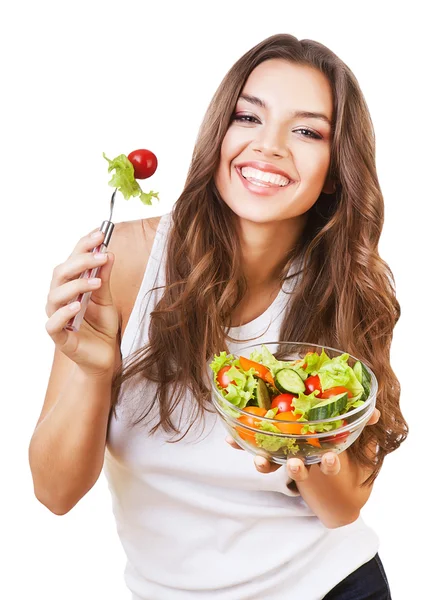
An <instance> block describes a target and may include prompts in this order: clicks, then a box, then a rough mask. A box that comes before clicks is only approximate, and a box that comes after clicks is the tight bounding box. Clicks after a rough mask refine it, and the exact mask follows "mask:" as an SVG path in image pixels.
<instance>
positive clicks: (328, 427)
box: [301, 419, 342, 434]
mask: <svg viewBox="0 0 444 600" xmlns="http://www.w3.org/2000/svg"><path fill="white" fill-rule="evenodd" d="M339 427H342V419H339V421H332V422H331V423H317V424H316V425H304V426H303V427H302V429H301V433H303V434H306V433H323V432H324V431H332V430H333V429H339Z"/></svg>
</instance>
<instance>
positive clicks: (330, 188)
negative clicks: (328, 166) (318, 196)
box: [322, 177, 336, 194]
mask: <svg viewBox="0 0 444 600" xmlns="http://www.w3.org/2000/svg"><path fill="white" fill-rule="evenodd" d="M335 191H336V183H335V182H334V181H333V180H332V179H330V178H329V177H328V178H327V179H326V181H325V184H324V187H323V188H322V193H323V194H334V193H335Z"/></svg>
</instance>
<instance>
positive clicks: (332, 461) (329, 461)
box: [321, 452, 341, 475]
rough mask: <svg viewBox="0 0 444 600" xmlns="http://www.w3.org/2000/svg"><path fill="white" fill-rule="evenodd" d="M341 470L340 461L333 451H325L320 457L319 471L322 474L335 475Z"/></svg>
mask: <svg viewBox="0 0 444 600" xmlns="http://www.w3.org/2000/svg"><path fill="white" fill-rule="evenodd" d="M340 470H341V461H340V460H339V456H338V455H337V454H336V453H335V452H326V453H325V454H324V455H323V457H322V458H321V471H322V472H323V473H324V475H337V474H338V473H339V471H340Z"/></svg>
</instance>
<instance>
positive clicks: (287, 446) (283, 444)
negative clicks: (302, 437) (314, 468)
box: [255, 421, 299, 454]
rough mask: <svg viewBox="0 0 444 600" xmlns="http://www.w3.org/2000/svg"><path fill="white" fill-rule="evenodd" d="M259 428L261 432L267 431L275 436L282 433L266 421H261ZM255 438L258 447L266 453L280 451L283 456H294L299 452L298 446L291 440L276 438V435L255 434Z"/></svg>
mask: <svg viewBox="0 0 444 600" xmlns="http://www.w3.org/2000/svg"><path fill="white" fill-rule="evenodd" d="M259 427H260V429H262V430H263V431H269V432H271V433H277V434H281V433H282V432H281V431H280V430H279V429H278V428H277V427H276V426H275V425H273V423H267V422H266V421H261V422H260V424H259ZM255 438H256V444H257V445H258V447H259V448H262V449H263V450H266V451H267V452H277V451H278V450H280V451H282V452H284V453H285V454H289V453H292V454H294V453H296V452H298V450H299V445H298V444H297V443H296V441H295V440H292V439H291V438H284V437H278V436H277V435H267V434H266V433H256V435H255Z"/></svg>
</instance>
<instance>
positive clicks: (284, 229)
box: [238, 215, 307, 290]
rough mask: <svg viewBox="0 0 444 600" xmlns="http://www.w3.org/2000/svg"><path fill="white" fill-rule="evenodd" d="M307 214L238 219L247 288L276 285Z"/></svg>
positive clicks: (299, 234)
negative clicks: (265, 220) (279, 218)
mask: <svg viewBox="0 0 444 600" xmlns="http://www.w3.org/2000/svg"><path fill="white" fill-rule="evenodd" d="M306 221H307V215H301V216H299V217H295V218H294V219H285V220H283V221H274V222H272V223H255V222H253V221H247V220H245V219H239V222H238V223H239V234H240V242H241V248H242V266H243V270H244V274H245V277H246V279H247V284H248V288H249V290H252V289H261V288H262V289H265V288H267V287H272V286H275V285H277V283H278V281H279V275H280V272H281V270H282V267H283V266H284V264H285V262H286V258H287V256H288V253H289V252H290V250H291V249H292V248H294V247H295V245H296V244H297V242H298V240H299V238H300V236H301V235H302V232H303V230H304V227H305V224H306Z"/></svg>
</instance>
